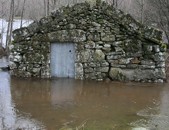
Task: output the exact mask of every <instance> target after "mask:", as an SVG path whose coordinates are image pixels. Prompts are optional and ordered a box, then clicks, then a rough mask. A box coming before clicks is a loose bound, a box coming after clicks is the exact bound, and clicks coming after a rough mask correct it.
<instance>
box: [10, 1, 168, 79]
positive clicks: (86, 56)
mask: <svg viewBox="0 0 169 130" xmlns="http://www.w3.org/2000/svg"><path fill="white" fill-rule="evenodd" d="M162 35H163V32H162V31H159V30H158V29H154V28H150V27H147V26H144V25H142V24H140V23H139V22H137V21H136V20H135V19H133V18H132V17H131V16H130V15H129V14H124V13H123V12H122V11H120V10H115V9H114V8H113V7H112V6H111V5H108V4H106V3H105V2H97V3H96V5H95V6H90V4H88V3H80V4H76V5H73V6H71V7H62V8H60V9H59V10H58V11H56V12H53V13H52V14H51V15H50V16H48V17H44V18H42V19H41V20H39V21H37V22H33V23H32V24H31V25H29V26H28V27H24V28H20V29H17V30H15V31H14V32H13V38H14V40H13V42H12V44H11V46H10V50H11V53H10V61H11V64H10V68H11V74H12V75H15V76H18V77H40V78H50V77H71V78H75V79H92V80H99V81H100V80H107V79H110V80H118V81H142V82H163V81H164V80H165V79H166V73H165V51H166V46H165V44H163V42H162Z"/></svg>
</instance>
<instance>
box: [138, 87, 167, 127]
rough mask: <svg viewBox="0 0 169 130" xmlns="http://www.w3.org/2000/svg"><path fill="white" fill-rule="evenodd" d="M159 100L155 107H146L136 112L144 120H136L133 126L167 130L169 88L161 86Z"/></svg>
mask: <svg viewBox="0 0 169 130" xmlns="http://www.w3.org/2000/svg"><path fill="white" fill-rule="evenodd" d="M160 97H161V99H160V100H159V102H158V103H156V106H155V107H148V108H145V109H142V110H141V111H139V112H138V115H140V116H142V117H145V118H146V119H144V120H137V121H136V122H135V125H138V126H144V127H145V128H147V129H153V130H168V129H169V87H168V84H166V85H164V86H163V91H161V94H160Z"/></svg>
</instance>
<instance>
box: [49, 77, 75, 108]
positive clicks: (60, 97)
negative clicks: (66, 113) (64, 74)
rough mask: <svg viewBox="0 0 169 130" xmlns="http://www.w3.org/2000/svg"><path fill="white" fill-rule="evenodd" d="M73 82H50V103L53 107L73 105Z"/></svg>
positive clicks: (62, 80)
mask: <svg viewBox="0 0 169 130" xmlns="http://www.w3.org/2000/svg"><path fill="white" fill-rule="evenodd" d="M74 87H75V86H74V81H73V80H64V79H59V80H56V81H55V80H54V81H52V82H51V103H52V105H53V106H54V107H64V106H66V105H71V104H72V105H73V102H74V95H75V88H74Z"/></svg>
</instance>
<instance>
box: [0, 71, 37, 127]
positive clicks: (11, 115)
mask: <svg viewBox="0 0 169 130" xmlns="http://www.w3.org/2000/svg"><path fill="white" fill-rule="evenodd" d="M38 128H40V123H39V122H38V121H36V120H33V119H29V117H23V116H21V115H20V116H19V115H17V114H16V109H15V106H14V104H13V102H12V98H11V90H10V75H9V73H7V72H0V130H16V129H24V130H30V129H31V130H36V129H38Z"/></svg>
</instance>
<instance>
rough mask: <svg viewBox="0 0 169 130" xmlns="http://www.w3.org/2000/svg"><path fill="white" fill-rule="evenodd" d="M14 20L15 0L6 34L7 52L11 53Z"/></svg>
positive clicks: (12, 2)
mask: <svg viewBox="0 0 169 130" xmlns="http://www.w3.org/2000/svg"><path fill="white" fill-rule="evenodd" d="M13 20H14V0H11V4H10V16H9V21H8V28H7V35H6V46H5V47H6V49H7V54H9V44H10V43H11V37H12V29H13Z"/></svg>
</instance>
